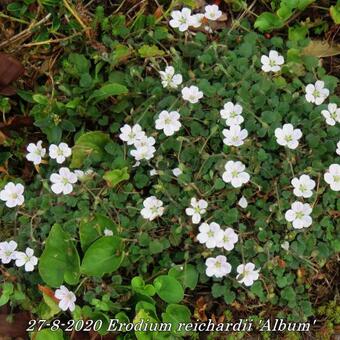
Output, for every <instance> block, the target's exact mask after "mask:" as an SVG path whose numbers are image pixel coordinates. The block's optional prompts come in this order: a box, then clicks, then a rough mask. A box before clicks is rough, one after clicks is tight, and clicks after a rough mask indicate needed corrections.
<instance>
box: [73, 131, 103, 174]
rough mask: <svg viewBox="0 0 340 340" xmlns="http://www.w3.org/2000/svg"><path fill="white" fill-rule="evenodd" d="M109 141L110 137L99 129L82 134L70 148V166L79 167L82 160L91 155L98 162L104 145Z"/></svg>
mask: <svg viewBox="0 0 340 340" xmlns="http://www.w3.org/2000/svg"><path fill="white" fill-rule="evenodd" d="M109 142H110V137H109V136H108V135H107V134H106V133H104V132H101V131H91V132H86V133H84V134H82V135H81V136H80V137H79V138H78V139H77V140H76V143H75V145H74V146H73V148H72V160H71V164H70V167H71V168H81V167H82V165H83V163H84V160H85V159H86V158H87V157H89V156H91V157H92V159H93V160H94V161H96V162H100V161H101V159H102V157H103V155H104V153H105V150H104V148H105V145H106V144H107V143H109Z"/></svg>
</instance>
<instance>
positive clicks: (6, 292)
mask: <svg viewBox="0 0 340 340" xmlns="http://www.w3.org/2000/svg"><path fill="white" fill-rule="evenodd" d="M1 289H2V292H1V296H0V306H3V305H5V304H6V303H7V302H8V301H9V298H10V296H11V295H12V293H13V289H14V286H13V283H11V282H5V283H4V284H3V285H2V286H1Z"/></svg>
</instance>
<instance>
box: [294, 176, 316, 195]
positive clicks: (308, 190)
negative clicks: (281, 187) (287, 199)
mask: <svg viewBox="0 0 340 340" xmlns="http://www.w3.org/2000/svg"><path fill="white" fill-rule="evenodd" d="M291 183H292V186H293V187H294V191H293V192H294V195H295V196H297V197H304V198H309V197H311V196H312V195H313V191H312V190H313V189H314V188H315V181H313V180H312V179H311V178H310V177H309V176H308V175H301V176H300V178H297V177H295V178H293V179H292V181H291Z"/></svg>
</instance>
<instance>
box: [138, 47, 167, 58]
mask: <svg viewBox="0 0 340 340" xmlns="http://www.w3.org/2000/svg"><path fill="white" fill-rule="evenodd" d="M138 54H139V55H140V56H141V57H142V58H150V57H160V56H162V55H164V51H162V50H160V49H159V48H158V47H157V46H156V45H143V46H142V47H141V48H139V49H138Z"/></svg>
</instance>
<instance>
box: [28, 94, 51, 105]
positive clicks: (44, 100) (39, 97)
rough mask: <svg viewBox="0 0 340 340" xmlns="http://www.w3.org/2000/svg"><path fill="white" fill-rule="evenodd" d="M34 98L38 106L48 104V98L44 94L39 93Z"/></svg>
mask: <svg viewBox="0 0 340 340" xmlns="http://www.w3.org/2000/svg"><path fill="white" fill-rule="evenodd" d="M32 98H33V100H34V101H35V102H36V103H38V104H41V105H47V104H48V98H47V97H46V96H43V95H42V94H39V93H37V94H34V95H33V97H32Z"/></svg>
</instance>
